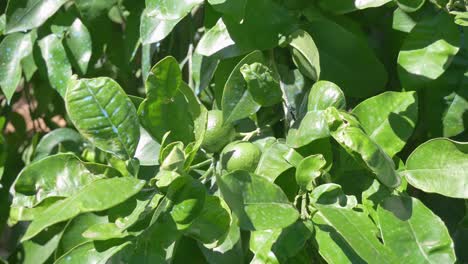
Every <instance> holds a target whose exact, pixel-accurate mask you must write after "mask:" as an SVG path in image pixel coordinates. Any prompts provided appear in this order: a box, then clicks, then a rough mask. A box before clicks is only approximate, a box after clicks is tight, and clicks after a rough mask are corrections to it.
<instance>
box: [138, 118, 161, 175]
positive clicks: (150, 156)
mask: <svg viewBox="0 0 468 264" xmlns="http://www.w3.org/2000/svg"><path fill="white" fill-rule="evenodd" d="M160 148H161V145H160V144H159V143H158V142H156V141H155V140H154V139H153V138H152V137H151V135H150V134H149V133H148V132H147V131H146V130H145V129H144V128H143V127H140V141H139V142H138V146H137V149H136V151H135V158H137V159H138V160H139V161H140V165H142V166H155V165H159V160H158V157H159V151H160Z"/></svg>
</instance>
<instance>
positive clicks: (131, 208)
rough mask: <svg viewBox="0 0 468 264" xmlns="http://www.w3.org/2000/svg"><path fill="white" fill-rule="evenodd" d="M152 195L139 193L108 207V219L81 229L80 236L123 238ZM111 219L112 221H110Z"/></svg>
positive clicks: (138, 218)
mask: <svg viewBox="0 0 468 264" xmlns="http://www.w3.org/2000/svg"><path fill="white" fill-rule="evenodd" d="M153 197H154V195H153V194H148V193H140V195H137V196H136V197H135V199H133V198H131V199H128V200H127V201H125V202H124V203H121V204H119V205H117V206H116V207H113V208H111V209H109V211H108V214H109V221H110V222H102V223H96V224H95V225H92V226H89V228H87V229H86V230H83V232H82V234H81V235H82V236H83V237H85V238H88V239H90V240H109V239H115V238H123V237H126V236H128V235H129V234H130V232H127V230H128V229H129V228H130V227H132V226H133V225H134V224H135V223H136V222H137V221H138V220H140V218H142V217H143V216H144V215H145V214H144V213H145V211H146V209H147V206H148V204H149V203H150V202H151V201H152V199H153ZM111 221H112V222H111Z"/></svg>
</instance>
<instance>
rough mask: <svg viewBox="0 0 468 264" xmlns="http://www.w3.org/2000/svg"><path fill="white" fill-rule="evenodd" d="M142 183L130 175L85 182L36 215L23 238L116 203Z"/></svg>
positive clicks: (120, 201)
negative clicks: (82, 186)
mask: <svg viewBox="0 0 468 264" xmlns="http://www.w3.org/2000/svg"><path fill="white" fill-rule="evenodd" d="M144 184H145V182H144V181H140V180H137V179H135V178H130V177H125V178H111V179H101V180H97V181H95V182H93V184H88V185H86V187H84V188H83V189H81V190H80V191H79V192H77V193H76V194H74V195H73V196H70V197H68V198H66V199H64V200H61V201H58V202H56V203H54V204H53V205H52V206H50V207H49V208H48V209H47V210H45V211H44V212H43V213H42V214H40V215H39V216H38V217H37V218H35V219H34V220H33V222H32V223H31V224H30V225H29V227H28V229H27V231H26V233H25V234H24V236H23V238H22V240H23V241H26V240H28V239H31V238H32V237H34V236H36V235H37V234H38V233H39V232H40V231H42V230H44V229H45V228H47V227H49V226H52V225H53V224H56V223H60V222H63V221H66V220H68V219H71V218H73V217H75V216H77V215H79V214H81V213H87V212H98V211H102V210H106V209H109V208H111V207H113V206H115V205H118V204H120V203H122V202H124V201H125V200H127V199H128V198H130V197H131V196H133V195H135V194H136V193H138V192H139V191H140V190H141V188H143V186H144Z"/></svg>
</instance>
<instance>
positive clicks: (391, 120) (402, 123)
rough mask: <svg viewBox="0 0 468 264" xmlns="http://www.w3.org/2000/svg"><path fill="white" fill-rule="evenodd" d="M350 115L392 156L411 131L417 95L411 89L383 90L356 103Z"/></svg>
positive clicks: (415, 114) (415, 113)
mask: <svg viewBox="0 0 468 264" xmlns="http://www.w3.org/2000/svg"><path fill="white" fill-rule="evenodd" d="M377 109H378V110H377ZM353 114H354V115H356V117H357V118H358V119H359V122H360V123H361V125H362V127H363V128H364V130H365V131H366V133H367V134H368V135H369V137H370V138H371V139H372V140H373V141H374V142H375V143H377V144H378V145H379V146H380V147H381V148H382V149H383V150H384V151H385V152H386V153H387V154H388V156H390V157H393V156H394V155H395V154H396V153H398V152H400V150H401V149H403V147H404V146H405V144H406V141H407V140H408V139H409V137H410V136H411V135H412V134H413V130H414V127H415V126H416V122H417V120H418V98H417V95H416V93H415V92H402V93H398V92H385V93H382V94H379V95H377V96H374V97H371V98H369V99H367V100H365V101H364V102H362V103H360V104H359V105H357V106H356V107H355V108H354V109H353Z"/></svg>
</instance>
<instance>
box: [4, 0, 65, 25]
mask: <svg viewBox="0 0 468 264" xmlns="http://www.w3.org/2000/svg"><path fill="white" fill-rule="evenodd" d="M66 2H67V0H18V1H8V7H7V10H6V33H13V32H18V31H27V30H30V29H33V28H37V27H39V26H41V25H42V24H43V23H44V22H45V21H46V20H47V19H48V18H49V17H51V16H52V15H53V14H54V13H55V12H57V10H59V8H60V7H61V6H62V5H63V4H65V3H66Z"/></svg>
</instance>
